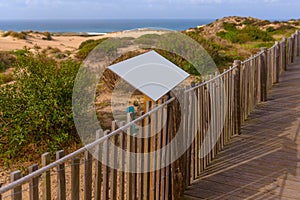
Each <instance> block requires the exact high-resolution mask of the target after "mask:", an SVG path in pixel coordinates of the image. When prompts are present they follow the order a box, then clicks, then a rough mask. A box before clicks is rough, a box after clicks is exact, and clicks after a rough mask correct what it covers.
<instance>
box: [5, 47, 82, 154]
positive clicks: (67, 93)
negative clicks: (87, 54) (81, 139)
mask: <svg viewBox="0 0 300 200" xmlns="http://www.w3.org/2000/svg"><path fill="white" fill-rule="evenodd" d="M24 51H25V50H24ZM78 69H79V63H76V62H74V61H70V60H68V61H64V62H60V63H57V62H56V61H54V60H52V59H49V58H46V57H45V56H41V55H39V56H37V57H36V56H33V55H32V54H31V53H30V52H28V51H27V52H26V53H24V54H21V55H18V58H17V68H16V73H15V83H14V84H8V85H5V86H4V87H0V94H1V95H0V118H1V121H0V156H1V157H2V158H4V159H11V158H15V157H22V156H26V155H27V154H28V153H30V154H32V153H37V151H38V149H40V148H41V146H42V148H43V151H56V150H58V149H60V148H62V147H63V146H66V145H68V144H69V143H71V142H72V143H74V139H75V140H76V139H77V134H76V130H75V126H74V123H73V116H72V115H73V114H72V89H73V84H74V80H75V76H76V73H77V70H78ZM37 145H38V146H39V148H38V146H37Z"/></svg>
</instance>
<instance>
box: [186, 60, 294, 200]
mask: <svg viewBox="0 0 300 200" xmlns="http://www.w3.org/2000/svg"><path fill="white" fill-rule="evenodd" d="M183 199H222V200H223V199H230V200H233V199H264V200H265V199H300V59H298V60H297V62H296V63H295V64H293V65H290V66H289V67H288V71H286V72H284V73H283V74H282V76H281V78H280V83H279V84H278V85H275V86H274V87H273V89H272V90H271V92H270V93H269V94H268V101H267V102H265V103H262V104H260V105H259V106H258V107H257V109H256V110H255V112H253V113H252V114H251V115H250V117H249V119H248V120H247V121H246V123H245V124H244V125H243V126H242V134H241V135H240V136H237V137H235V138H233V139H232V141H231V142H230V143H229V144H227V145H226V147H225V149H224V151H222V152H221V153H220V154H219V155H217V157H216V159H215V160H214V161H213V162H212V164H211V165H210V166H209V167H208V169H207V170H206V171H205V173H203V175H202V176H201V177H200V179H198V180H197V181H195V182H194V183H193V184H192V185H191V186H190V187H188V188H187V190H186V192H185V196H184V198H183Z"/></svg>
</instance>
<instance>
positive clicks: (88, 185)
mask: <svg viewBox="0 0 300 200" xmlns="http://www.w3.org/2000/svg"><path fill="white" fill-rule="evenodd" d="M91 199H92V155H91V154H90V152H89V151H88V150H86V151H85V152H84V200H91Z"/></svg>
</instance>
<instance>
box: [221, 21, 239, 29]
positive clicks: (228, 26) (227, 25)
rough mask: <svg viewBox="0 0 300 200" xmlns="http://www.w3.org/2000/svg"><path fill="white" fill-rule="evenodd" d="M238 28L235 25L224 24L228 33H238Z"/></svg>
mask: <svg viewBox="0 0 300 200" xmlns="http://www.w3.org/2000/svg"><path fill="white" fill-rule="evenodd" d="M236 26H237V25H236V24H235V23H229V22H223V28H224V29H225V30H226V31H237V28H236Z"/></svg>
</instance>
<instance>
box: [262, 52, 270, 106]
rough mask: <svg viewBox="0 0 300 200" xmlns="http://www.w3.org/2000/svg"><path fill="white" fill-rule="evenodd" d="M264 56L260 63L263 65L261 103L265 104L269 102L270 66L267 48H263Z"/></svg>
mask: <svg viewBox="0 0 300 200" xmlns="http://www.w3.org/2000/svg"><path fill="white" fill-rule="evenodd" d="M261 51H262V54H261V56H260V61H261V62H260V63H261V66H260V67H261V69H260V73H261V101H262V102H265V101H267V85H268V84H267V77H268V74H267V72H268V71H267V66H268V58H267V57H268V55H267V54H268V53H267V48H265V47H263V48H261Z"/></svg>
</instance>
